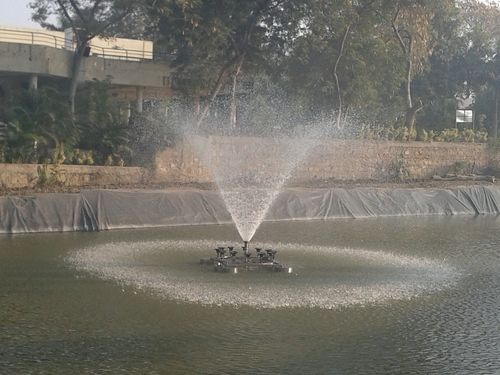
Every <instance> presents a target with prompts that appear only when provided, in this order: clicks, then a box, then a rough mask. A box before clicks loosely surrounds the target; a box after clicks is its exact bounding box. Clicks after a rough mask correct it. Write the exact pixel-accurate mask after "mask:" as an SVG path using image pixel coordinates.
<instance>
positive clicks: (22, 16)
mask: <svg viewBox="0 0 500 375" xmlns="http://www.w3.org/2000/svg"><path fill="white" fill-rule="evenodd" d="M496 1H497V2H498V3H499V4H500V0H496ZM29 2H30V0H0V25H4V26H25V27H40V26H38V24H36V23H34V22H32V21H31V9H29V8H28V4H29Z"/></svg>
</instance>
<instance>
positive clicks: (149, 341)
mask: <svg viewBox="0 0 500 375" xmlns="http://www.w3.org/2000/svg"><path fill="white" fill-rule="evenodd" d="M499 224H500V219H498V218H493V217H478V218H404V219H401V218H387V219H375V220H374V219H369V220H359V219H357V220H336V221H330V222H295V223H266V224H264V225H263V226H262V227H261V230H259V232H257V238H256V239H255V241H261V242H266V243H267V242H273V243H279V242H283V243H295V244H301V245H294V246H291V247H286V246H284V247H282V248H281V247H280V249H281V251H280V253H279V258H280V261H283V262H284V263H288V264H293V266H294V269H295V270H296V274H295V275H285V274H260V275H257V276H255V274H238V275H230V274H222V275H221V274H214V273H212V272H210V271H208V270H206V269H205V270H203V269H202V268H200V267H199V265H197V264H196V263H197V260H198V258H199V257H200V256H205V255H206V253H205V252H204V245H203V244H204V243H203V242H191V241H197V240H199V239H211V240H214V241H217V240H233V241H236V240H237V238H238V235H237V233H236V232H235V230H234V229H233V228H232V227H231V226H210V227H208V226H205V227H202V226H200V227H189V228H188V227H182V228H165V229H156V230H140V231H115V232H107V233H105V232H103V233H67V234H43V235H25V236H4V237H0V343H1V345H0V369H1V371H0V373H2V374H4V373H5V374H24V373H36V374H44V373H46V374H54V373H59V374H67V373H69V372H74V373H106V372H109V373H113V374H114V373H130V374H167V373H168V374H176V373H195V374H196V373H199V374H221V373H228V374H254V373H259V374H266V373H269V374H273V373H274V374H275V373H290V374H318V373H340V374H345V373H352V374H373V373H383V374H385V373H398V374H406V373H411V374H413V373H417V374H476V373H486V374H494V373H498V372H499V371H500V356H499V355H498V354H499V352H498V348H499V347H500V333H499V332H500V326H499V325H500V322H499V318H498V316H499V314H498V311H499V306H500V250H499V249H500V231H498V226H499ZM123 242H125V244H123V245H120V243H123ZM208 243H212V241H208ZM194 245H196V246H194ZM113 246H114V250H113V251H109V249H110V248H113ZM186 246H187V247H189V248H190V250H189V251H187V250H186ZM141 248H145V249H146V251H142V252H141ZM162 248H166V249H170V250H169V251H166V252H165V251H162V250H161V249H162ZM210 248H211V247H210ZM210 248H209V249H210ZM82 249H87V251H96V250H101V251H102V252H103V253H102V257H101V258H99V256H98V253H94V255H95V256H96V257H97V258H92V259H94V260H95V259H97V260H99V262H98V263H94V265H95V264H100V267H101V269H100V270H101V271H102V270H103V268H102V265H103V263H102V261H103V260H104V261H105V260H109V261H110V263H109V267H111V268H113V267H118V269H120V267H125V268H127V267H132V270H134V269H135V270H139V271H140V274H139V275H138V276H140V277H143V276H144V274H146V275H154V277H155V278H156V279H155V280H156V281H158V279H157V278H158V277H167V280H168V283H172V280H174V281H175V282H176V283H177V284H175V288H174V291H176V290H178V293H181V294H183V295H182V296H178V295H171V294H170V292H169V293H164V290H163V292H162V290H156V289H154V288H152V286H151V285H147V286H146V287H145V289H142V290H141V289H138V286H140V285H137V284H134V283H130V282H129V281H130V280H125V279H123V278H120V277H119V278H109V274H105V273H103V274H100V275H97V273H98V272H97V270H95V271H96V272H95V273H94V272H90V273H89V272H88V271H84V270H75V268H74V267H73V266H72V265H69V264H68V262H67V260H68V259H73V260H75V259H74V256H75V254H80V255H82V254H84V253H83V252H78V250H82ZM132 249H135V250H134V251H132ZM287 249H289V250H288V251H287ZM313 249H316V250H317V251H316V253H315V254H314V256H313V257H308V256H306V255H307V253H308V252H310V251H311V250H313ZM318 249H319V250H318ZM344 249H362V250H363V251H366V253H362V252H361V253H360V254H357V255H356V254H355V252H356V250H344ZM127 251H128V255H127V256H124V254H126V253H127ZM358 251H359V250H358ZM207 252H208V253H209V252H210V250H207ZM136 253H137V254H136ZM134 254H136V255H134ZM191 254H192V255H193V258H194V259H193V261H192V262H191V258H190V255H191ZM87 255H88V253H87ZM370 256H371V258H370ZM71 257H73V258H71ZM107 257H111V258H107ZM86 259H87V260H88V258H86ZM80 260H82V259H80ZM79 264H80V265H81V263H79ZM89 264H91V263H87V265H89ZM90 271H91V270H90ZM122 271H123V269H122ZM128 271H130V270H128ZM332 271H335V272H332ZM190 274H192V277H191V278H189V277H188V276H189V275H190ZM165 275H167V276H165ZM228 277H229V278H232V279H231V280H232V282H231V283H228V282H227V278H228ZM235 277H236V278H235ZM139 279H140V278H139ZM233 281H234V282H233ZM201 282H202V283H204V284H206V288H207V289H206V291H207V293H214V291H215V292H217V293H216V294H215V295H209V296H208V297H207V301H212V302H213V301H214V300H217V298H219V299H218V301H219V302H222V303H223V305H222V306H214V305H203V304H200V303H193V302H192V301H194V300H196V299H197V298H199V297H202V296H203V294H202V293H199V292H200V291H199V290H198V289H196V288H195V287H194V285H197V284H198V285H199V284H200V283H201ZM247 283H248V284H251V286H253V287H254V288H257V290H264V291H266V288H268V290H269V291H271V292H274V293H275V295H277V296H280V295H282V294H283V290H284V289H286V288H287V287H290V286H292V287H290V288H289V290H288V291H287V293H288V296H292V297H293V298H295V299H293V298H292V301H301V300H300V298H299V297H300V295H301V293H302V294H304V289H303V288H305V285H307V286H308V287H310V288H311V291H312V292H311V295H314V294H315V293H316V294H317V295H318V296H320V297H321V295H324V294H325V293H326V292H325V291H324V290H323V291H320V292H319V293H318V288H327V289H328V293H331V294H329V295H328V296H329V298H327V299H324V300H322V301H321V302H320V303H318V304H316V305H315V304H314V303H310V302H311V301H307V298H306V299H305V300H306V301H302V302H304V303H302V304H300V303H295V304H294V305H295V306H309V307H295V308H289V307H279V306H283V305H284V304H278V305H277V306H275V307H277V308H264V309H260V308H256V307H255V306H259V305H260V306H264V307H272V306H270V305H268V306H266V305H265V302H266V300H265V299H264V300H262V299H261V300H260V303H253V302H256V300H257V302H259V300H258V294H256V293H255V291H248V290H244V286H245V284H247ZM382 284H384V287H386V289H384V294H383V296H389V298H383V299H382V300H383V302H381V303H372V302H374V301H370V300H369V299H368V300H365V301H364V302H367V303H364V302H361V303H353V304H344V305H339V304H337V305H335V306H328V307H336V308H335V309H333V310H328V309H324V308H315V307H311V306H320V307H321V306H323V307H324V305H325V304H327V303H329V302H330V303H331V302H332V300H335V299H337V300H336V301H337V302H338V303H340V302H341V301H342V299H341V294H342V293H344V292H345V293H346V295H347V296H346V298H345V300H349V298H350V297H352V295H349V293H348V291H349V290H350V291H352V290H353V288H354V289H355V287H359V288H358V290H359V291H361V292H366V291H367V290H370V288H373V286H374V285H376V286H377V288H379V287H380V286H381V285H382ZM169 285H170V284H169ZM340 285H344V286H346V287H345V289H344V290H342V289H341V288H340V289H339V288H338V287H339V286H340ZM419 285H420V286H421V285H425V286H426V288H425V289H424V290H420V291H419V290H415V289H414V287H415V286H419ZM153 286H154V285H153ZM347 286H349V288H351V289H349V288H348V287H347ZM402 286H406V287H408V288H409V289H406V290H408V291H410V292H411V293H409V294H407V295H403V296H401V295H398V294H397V293H399V292H398V291H400V290H401V289H402ZM190 288H191V289H190ZM301 288H302V289H301ZM252 290H253V289H252ZM375 290H378V289H373V291H375ZM240 292H241V293H240ZM266 293H267V291H266ZM294 293H295V294H294ZM238 294H242V295H243V297H240V298H242V299H243V302H245V301H246V302H251V303H246V304H245V303H243V304H242V303H237V304H236V305H237V306H232V305H231V304H226V302H228V301H224V298H226V297H227V296H228V295H229V296H233V297H235V298H236V297H237V296H238ZM221 295H222V297H221ZM186 296H188V297H193V296H194V297H195V298H194V297H193V298H191V299H190V298H186ZM361 296H363V295H362V294H361ZM172 297H174V298H172ZM354 297H356V298H359V297H360V295H355V296H354ZM364 297H366V295H365V296H364ZM280 298H281V297H280ZM377 298H378V297H377ZM221 299H222V300H221ZM183 300H187V301H191V302H182V301H183ZM267 301H268V302H269V301H274V299H268V300H267ZM379 301H380V300H379ZM229 302H230V301H229ZM233 302H234V301H233ZM240 302H241V301H240Z"/></svg>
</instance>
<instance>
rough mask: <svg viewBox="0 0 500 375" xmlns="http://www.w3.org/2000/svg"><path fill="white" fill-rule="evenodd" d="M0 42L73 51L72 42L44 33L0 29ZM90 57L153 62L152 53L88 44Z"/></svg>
mask: <svg viewBox="0 0 500 375" xmlns="http://www.w3.org/2000/svg"><path fill="white" fill-rule="evenodd" d="M0 42H8V43H20V44H30V45H38V46H46V47H52V48H58V49H65V50H70V51H74V50H75V45H74V43H73V40H70V39H66V38H64V37H61V36H57V35H53V34H50V33H48V32H44V31H28V30H16V29H9V28H5V27H1V28H0ZM89 47H90V51H89V52H90V55H91V56H98V57H102V58H105V59H115V60H128V61H143V60H153V51H149V50H146V49H141V50H135V49H128V48H120V47H101V46H96V45H92V44H90V46H89Z"/></svg>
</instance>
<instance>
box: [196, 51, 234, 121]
mask: <svg viewBox="0 0 500 375" xmlns="http://www.w3.org/2000/svg"><path fill="white" fill-rule="evenodd" d="M233 64H234V59H233V60H231V61H230V62H228V63H227V64H226V65H224V66H223V67H222V68H221V69H220V71H219V76H218V77H217V81H215V85H214V88H213V89H212V92H211V94H210V97H209V99H208V102H206V103H205V105H204V106H203V110H202V111H201V112H200V115H199V116H198V119H197V121H196V127H197V128H200V126H201V124H202V123H203V121H204V120H205V118H206V117H207V115H208V111H209V110H210V107H211V106H212V103H213V101H214V100H215V98H216V96H217V95H218V94H219V91H220V89H221V88H222V85H223V84H224V76H225V75H226V73H227V71H228V70H229V68H231V66H232V65H233Z"/></svg>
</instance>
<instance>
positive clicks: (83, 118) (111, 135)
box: [76, 82, 132, 165]
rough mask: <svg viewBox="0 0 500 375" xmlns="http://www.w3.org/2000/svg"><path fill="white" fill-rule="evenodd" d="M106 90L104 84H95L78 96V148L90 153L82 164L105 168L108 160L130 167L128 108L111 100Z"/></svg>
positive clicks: (107, 87)
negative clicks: (79, 135)
mask: <svg viewBox="0 0 500 375" xmlns="http://www.w3.org/2000/svg"><path fill="white" fill-rule="evenodd" d="M109 89H110V85H109V83H107V82H94V83H90V84H88V85H87V86H86V87H85V88H84V89H83V90H81V93H80V94H79V96H78V106H77V107H78V112H77V123H78V127H79V129H80V131H81V133H82V137H80V140H79V142H78V143H77V147H78V149H81V150H89V151H92V154H90V155H86V156H85V157H84V160H85V161H84V162H83V163H87V164H93V163H94V162H95V163H96V164H99V165H104V164H105V163H106V162H107V161H108V160H109V159H110V158H111V160H113V161H114V164H117V165H123V164H125V163H130V160H131V157H132V153H131V149H130V147H129V126H128V118H127V108H126V107H127V105H126V103H122V102H119V101H116V100H112V99H111V95H110V92H109ZM80 154H81V151H78V154H77V155H76V159H77V160H78V159H81V158H82V155H80ZM108 163H109V161H108Z"/></svg>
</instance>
